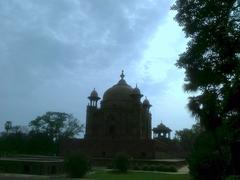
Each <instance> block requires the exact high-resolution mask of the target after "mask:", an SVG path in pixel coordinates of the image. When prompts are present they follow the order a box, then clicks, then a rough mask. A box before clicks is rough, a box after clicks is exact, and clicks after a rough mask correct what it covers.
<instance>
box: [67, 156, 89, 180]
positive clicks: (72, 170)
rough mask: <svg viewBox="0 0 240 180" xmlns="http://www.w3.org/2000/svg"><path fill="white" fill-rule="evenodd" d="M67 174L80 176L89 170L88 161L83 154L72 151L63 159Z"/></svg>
mask: <svg viewBox="0 0 240 180" xmlns="http://www.w3.org/2000/svg"><path fill="white" fill-rule="evenodd" d="M64 166H65V170H66V172H67V174H68V175H69V176H70V177H73V178H77V177H78V178H81V177H84V175H85V174H86V173H87V172H88V171H89V170H90V161H89V159H88V158H87V156H85V155H84V154H81V153H73V154H70V155H68V156H67V157H66V158H65V160H64Z"/></svg>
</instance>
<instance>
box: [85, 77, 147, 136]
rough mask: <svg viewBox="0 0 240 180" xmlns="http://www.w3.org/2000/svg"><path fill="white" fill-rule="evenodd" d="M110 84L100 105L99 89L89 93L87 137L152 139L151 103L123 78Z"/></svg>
mask: <svg viewBox="0 0 240 180" xmlns="http://www.w3.org/2000/svg"><path fill="white" fill-rule="evenodd" d="M120 77H121V79H120V80H119V81H118V83H117V84H115V85H114V86H112V87H111V88H109V89H108V90H107V91H106V92H105V93H104V95H103V99H102V101H101V103H100V107H99V108H98V101H99V100H100V97H98V93H97V92H96V90H95V89H94V90H93V91H92V92H91V94H90V96H89V97H88V99H89V101H90V103H89V105H88V106H87V112H86V114H87V116H86V134H85V138H86V139H115V140H117V139H119V140H124V139H127V140H130V139H145V140H147V139H148V140H149V139H151V129H152V127H151V113H150V111H149V109H150V107H151V105H150V103H149V101H148V100H147V99H145V100H144V101H143V102H141V98H142V96H143V95H142V94H141V92H140V90H139V88H138V87H137V86H136V87H135V88H132V87H131V86H130V85H128V84H127V82H126V81H125V79H124V74H123V72H122V74H121V76H120Z"/></svg>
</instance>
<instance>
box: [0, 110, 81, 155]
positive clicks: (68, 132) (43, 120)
mask: <svg viewBox="0 0 240 180" xmlns="http://www.w3.org/2000/svg"><path fill="white" fill-rule="evenodd" d="M30 128H31V129H30V130H29V128H28V127H25V126H19V125H12V122H11V121H7V122H6V123H5V132H2V133H1V135H0V147H1V148H0V154H5V155H7V154H44V155H55V154H58V153H59V144H60V141H61V140H62V138H72V137H74V136H75V135H78V134H79V132H80V131H82V125H80V124H79V121H78V120H77V119H76V118H74V117H73V116H72V115H69V114H66V113H60V112H47V113H46V114H45V115H43V116H40V117H37V118H36V119H35V120H33V121H31V122H30Z"/></svg>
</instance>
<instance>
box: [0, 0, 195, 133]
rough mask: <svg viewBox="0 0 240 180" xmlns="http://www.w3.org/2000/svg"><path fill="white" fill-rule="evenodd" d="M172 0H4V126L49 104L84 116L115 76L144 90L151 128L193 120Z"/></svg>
mask: <svg viewBox="0 0 240 180" xmlns="http://www.w3.org/2000/svg"><path fill="white" fill-rule="evenodd" d="M172 4H173V0H169V1H168V0H162V1H159V0H118V1H117V0H0V82H1V84H0V122H1V124H0V130H2V129H3V127H4V123H5V121H12V122H13V124H15V125H27V124H28V123H29V122H30V121H31V120H32V119H34V118H35V117H36V116H39V115H42V114H44V113H45V112H46V111H60V112H67V113H72V114H73V115H74V116H75V117H77V118H78V119H80V121H81V122H82V123H85V116H86V113H85V112H86V105H87V103H88V99H87V97H88V96H89V94H90V92H91V91H92V89H93V88H96V90H97V91H98V93H99V95H100V97H102V95H103V93H104V91H105V90H106V89H108V88H109V87H111V86H112V85H114V84H115V83H117V81H118V80H119V78H120V77H119V75H120V73H121V70H122V69H123V70H124V71H125V75H126V76H125V79H126V81H127V82H128V84H130V85H132V86H135V84H136V83H137V84H138V87H139V88H140V89H141V92H142V94H144V95H145V96H147V98H148V99H149V100H150V103H151V104H152V105H153V106H152V108H151V112H152V121H153V127H154V126H156V125H157V124H159V123H160V122H161V121H162V122H163V123H164V124H166V125H167V126H169V127H170V128H171V129H173V130H179V129H182V128H190V127H191V125H192V124H193V123H194V120H193V118H192V117H191V116H190V113H189V112H188V109H187V107H186V104H187V97H188V94H186V93H184V92H183V89H182V86H183V83H184V72H183V70H179V69H177V68H176V67H175V65H174V64H175V63H176V60H177V58H178V55H179V54H180V53H182V52H184V51H185V48H186V43H187V40H186V39H185V36H184V33H183V32H182V31H181V28H180V27H179V26H178V24H177V23H176V22H175V21H174V20H173V17H174V14H175V12H173V11H171V10H170V7H171V5H172Z"/></svg>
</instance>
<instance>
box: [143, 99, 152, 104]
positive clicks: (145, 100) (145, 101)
mask: <svg viewBox="0 0 240 180" xmlns="http://www.w3.org/2000/svg"><path fill="white" fill-rule="evenodd" d="M143 105H145V106H151V104H150V102H149V100H148V99H147V97H145V99H144V101H143Z"/></svg>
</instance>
